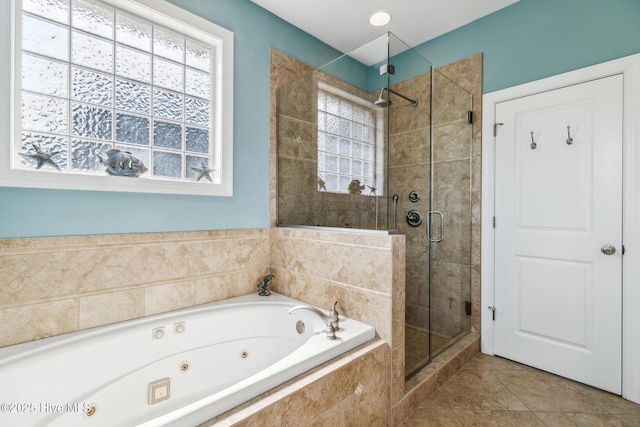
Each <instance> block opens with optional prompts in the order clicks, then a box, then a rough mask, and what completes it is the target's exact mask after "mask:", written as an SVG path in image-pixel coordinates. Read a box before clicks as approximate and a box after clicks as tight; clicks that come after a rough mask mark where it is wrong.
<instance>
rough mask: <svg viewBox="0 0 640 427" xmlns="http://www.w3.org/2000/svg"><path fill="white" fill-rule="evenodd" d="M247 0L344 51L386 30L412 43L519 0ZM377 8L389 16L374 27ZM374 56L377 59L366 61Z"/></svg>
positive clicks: (439, 33) (425, 39) (356, 46)
mask: <svg viewBox="0 0 640 427" xmlns="http://www.w3.org/2000/svg"><path fill="white" fill-rule="evenodd" d="M251 1H252V2H254V3H255V4H257V5H259V6H261V7H263V8H265V9H267V10H268V11H270V12H271V13H273V14H274V15H277V16H279V17H280V18H282V19H284V20H285V21H287V22H289V23H291V24H293V25H295V26H296V27H298V28H300V29H302V30H303V31H305V32H307V33H309V34H311V35H312V36H314V37H315V38H317V39H319V40H321V41H323V42H325V43H326V44H328V45H329V46H332V47H333V48H335V49H337V50H339V51H340V52H343V53H349V52H351V51H352V50H354V49H356V48H359V47H361V46H363V45H365V44H367V43H368V42H370V41H372V40H374V39H376V38H378V37H379V36H381V35H382V34H384V33H385V32H387V31H391V32H392V33H393V34H394V35H395V36H396V37H398V38H399V39H400V40H401V41H403V42H404V43H405V44H406V45H408V46H409V47H415V46H417V45H419V44H421V43H424V42H426V41H428V40H431V39H434V38H436V37H438V36H440V35H442V34H445V33H447V32H449V31H451V30H454V29H456V28H459V27H462V26H464V25H466V24H468V23H470V22H472V21H475V20H476V19H479V18H482V17H483V16H486V15H489V14H490V13H493V12H495V11H497V10H499V9H502V8H504V7H506V6H509V5H511V4H513V3H516V2H517V1H519V0H251ZM379 10H383V11H386V12H389V13H390V14H391V17H392V18H391V22H390V23H389V24H387V25H385V26H383V27H374V26H372V25H371V24H369V17H370V16H371V14H373V13H374V12H376V11H379ZM360 50H361V49H360ZM365 62H368V61H365ZM374 62H376V59H372V60H371V61H370V63H374Z"/></svg>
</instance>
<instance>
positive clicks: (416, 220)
mask: <svg viewBox="0 0 640 427" xmlns="http://www.w3.org/2000/svg"><path fill="white" fill-rule="evenodd" d="M407 224H409V225H410V226H411V227H418V226H420V224H422V214H421V213H420V212H418V211H417V210H415V209H411V210H410V211H409V212H407Z"/></svg>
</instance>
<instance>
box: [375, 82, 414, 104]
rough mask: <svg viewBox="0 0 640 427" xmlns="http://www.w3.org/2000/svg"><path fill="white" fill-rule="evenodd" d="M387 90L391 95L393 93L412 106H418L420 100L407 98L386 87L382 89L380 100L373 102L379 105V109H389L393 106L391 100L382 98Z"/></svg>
mask: <svg viewBox="0 0 640 427" xmlns="http://www.w3.org/2000/svg"><path fill="white" fill-rule="evenodd" d="M385 90H386V91H388V92H390V93H393V94H394V95H397V96H399V97H400V98H403V99H406V100H407V101H409V102H410V103H411V105H412V106H413V107H415V106H416V105H418V100H417V99H411V98H407V97H406V96H404V95H402V94H401V93H398V92H396V91H395V90H393V89H387V88H386V87H383V88H382V89H380V94H379V95H378V99H376V100H375V101H374V102H373V103H374V104H375V105H377V106H379V107H388V106H389V105H391V99H384V97H383V96H382V94H383V93H384V91H385Z"/></svg>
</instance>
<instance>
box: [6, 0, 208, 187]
mask: <svg viewBox="0 0 640 427" xmlns="http://www.w3.org/2000/svg"><path fill="white" fill-rule="evenodd" d="M165 20H166V18H165ZM20 29H21V35H20V36H19V37H21V42H20V49H21V50H20V55H21V58H20V60H21V62H20V64H21V73H22V76H21V77H22V79H21V84H20V92H19V96H20V109H21V111H20V116H21V117H20V120H19V135H20V136H19V139H20V141H19V147H18V146H17V145H16V149H15V150H14V159H13V167H14V168H18V169H27V170H34V171H35V170H37V171H45V172H55V173H67V174H74V173H75V174H102V175H104V174H105V164H104V163H101V161H100V158H101V157H102V158H103V159H105V158H107V152H113V150H120V151H121V152H123V153H129V155H131V156H134V157H135V158H136V159H138V160H139V161H140V162H142V163H144V165H145V167H146V170H145V171H144V172H143V174H141V175H140V177H141V178H145V179H146V178H159V179H168V180H184V181H194V182H195V181H197V182H199V183H205V184H208V183H212V182H215V180H216V174H217V172H218V171H216V170H215V169H214V168H213V165H214V164H215V160H216V159H215V158H214V156H215V154H216V149H215V144H216V143H217V141H216V138H215V129H214V123H216V120H215V117H216V114H217V111H215V105H216V102H215V99H216V98H215V91H216V86H215V85H214V82H216V79H217V76H216V75H215V73H216V71H215V70H216V66H215V60H216V46H214V45H211V44H208V43H206V42H205V41H203V40H200V39H197V38H194V37H191V36H189V35H185V34H182V33H180V32H179V31H176V30H175V29H173V28H169V26H166V25H160V24H158V23H156V22H155V21H153V20H149V19H146V18H145V17H141V16H137V15H135V14H133V13H130V12H129V11H124V10H120V9H118V8H117V7H114V6H111V5H110V4H109V3H108V2H101V1H97V0H22V12H21V23H20ZM116 168H117V165H116Z"/></svg>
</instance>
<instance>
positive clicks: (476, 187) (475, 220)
mask: <svg viewBox="0 0 640 427" xmlns="http://www.w3.org/2000/svg"><path fill="white" fill-rule="evenodd" d="M438 72H439V73H440V74H442V75H443V76H446V77H448V78H449V79H450V80H451V81H453V82H455V83H456V84H457V85H459V86H460V87H462V88H463V89H465V90H466V91H467V92H469V93H471V95H472V96H473V108H472V111H473V124H472V126H471V138H472V142H471V152H470V153H466V152H458V153H454V152H451V153H450V154H449V156H448V157H447V156H443V157H442V161H443V162H446V161H450V162H453V163H458V165H459V166H458V167H459V168H462V166H461V163H460V162H461V161H462V162H465V163H467V160H466V159H465V156H467V155H468V156H471V161H470V166H471V171H470V183H469V185H470V187H471V245H470V252H471V257H470V259H471V267H470V269H467V267H466V266H465V264H464V263H462V264H458V267H457V268H458V271H461V270H460V269H464V270H465V273H460V274H461V275H462V274H471V305H472V310H471V331H472V332H476V333H478V332H480V310H481V306H480V222H481V217H480V211H481V200H482V193H481V182H482V181H481V179H482V157H481V156H482V54H477V55H473V56H470V57H469V58H466V59H463V60H461V61H457V62H454V63H452V64H450V65H446V66H444V67H440V68H438ZM434 101H435V100H434ZM454 121H455V120H454ZM458 122H459V123H460V124H453V125H452V126H451V129H452V132H454V131H453V129H459V128H460V126H465V125H462V124H461V122H462V120H458ZM444 123H446V121H444ZM434 124H435V125H436V126H438V122H437V121H436V120H435V119H434ZM448 128H449V127H448V126H446V125H445V126H444V127H442V129H440V130H439V131H446V132H448ZM434 130H436V129H434ZM444 140H445V141H447V138H444ZM438 156H439V155H438ZM445 159H446V160H445ZM452 167H453V166H452ZM443 172H444V173H446V170H445V169H443ZM460 185H461V187H466V186H467V185H468V184H467V183H466V182H465V183H460ZM463 221H464V220H463V219H461V222H460V223H464V222H463ZM465 239H466V236H465ZM442 249H443V250H444V249H445V248H442ZM451 250H452V251H453V252H455V251H456V249H455V247H453V248H451ZM459 254H460V255H464V259H465V260H466V259H468V258H467V254H466V253H465V254H462V253H459ZM440 255H442V258H439V257H440ZM440 255H438V254H436V259H435V263H436V264H437V263H438V262H439V261H440V260H441V259H444V254H440ZM460 259H462V256H461V257H460ZM454 264H456V263H454ZM463 266H464V267H463ZM446 271H447V270H446V268H445V269H444V271H443V272H446ZM467 271H470V273H466V272H467ZM445 274H446V273H445ZM459 277H460V276H459Z"/></svg>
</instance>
